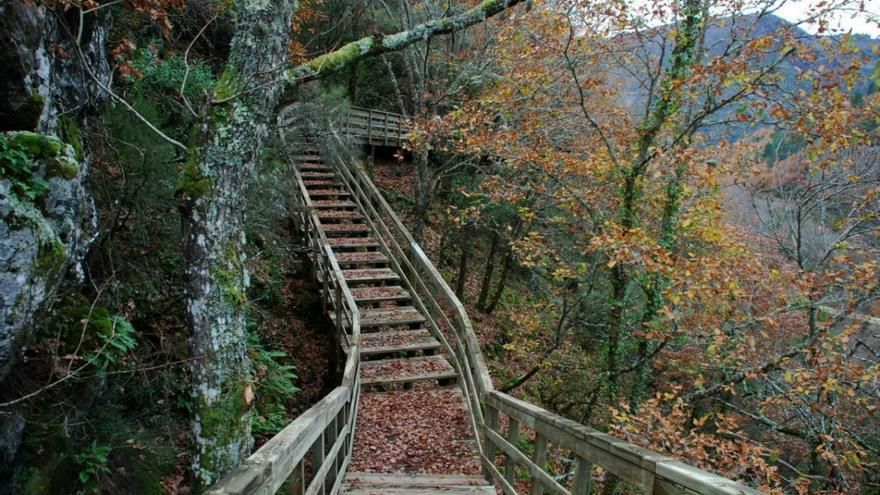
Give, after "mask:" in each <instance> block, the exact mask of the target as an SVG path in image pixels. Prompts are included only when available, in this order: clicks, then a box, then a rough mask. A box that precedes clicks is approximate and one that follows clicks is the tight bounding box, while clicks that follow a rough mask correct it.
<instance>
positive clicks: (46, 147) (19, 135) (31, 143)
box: [7, 131, 64, 158]
mask: <svg viewBox="0 0 880 495" xmlns="http://www.w3.org/2000/svg"><path fill="white" fill-rule="evenodd" d="M7 137H8V139H9V142H10V143H11V144H12V145H13V146H15V147H16V148H18V149H20V150H22V151H23V152H25V153H27V154H28V155H29V156H31V157H34V158H52V157H56V156H58V155H59V154H60V153H61V151H62V150H63V149H64V142H63V141H61V139H59V138H57V137H55V136H48V135H46V134H38V133H36V132H30V131H19V132H10V133H8V134H7Z"/></svg>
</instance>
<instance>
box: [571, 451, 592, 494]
mask: <svg viewBox="0 0 880 495" xmlns="http://www.w3.org/2000/svg"><path fill="white" fill-rule="evenodd" d="M574 462H575V465H574V482H573V483H572V485H571V495H589V493H590V485H591V484H592V482H593V478H592V476H593V465H592V464H590V462H589V461H587V460H586V459H584V458H583V457H581V456H577V457H575V460H574Z"/></svg>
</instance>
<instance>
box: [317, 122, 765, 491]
mask: <svg viewBox="0 0 880 495" xmlns="http://www.w3.org/2000/svg"><path fill="white" fill-rule="evenodd" d="M333 136H334V138H335V141H336V145H337V146H332V145H331V146H330V149H332V150H334V152H332V153H331V154H330V156H329V157H328V163H330V164H331V165H333V166H335V168H336V172H337V173H338V174H339V175H340V177H341V178H342V180H343V182H345V184H346V186H347V188H348V189H349V190H350V191H351V192H352V194H353V197H354V200H355V202H356V203H357V204H358V206H359V207H360V209H361V211H362V213H364V214H365V216H366V219H367V222H368V223H369V224H370V226H371V228H372V229H373V231H374V232H375V233H376V234H377V236H378V237H379V238H380V242H381V243H382V244H383V249H384V250H385V251H386V253H388V254H389V255H390V256H389V258H390V259H391V261H392V263H393V264H394V265H395V268H396V269H398V271H399V273H401V274H402V276H403V283H404V284H405V286H406V288H407V289H408V290H409V291H410V292H411V293H412V294H413V295H414V296H415V297H414V304H416V305H417V306H418V309H419V310H420V311H422V313H423V314H425V315H426V317H427V319H428V323H429V324H430V327H431V330H432V332H434V333H435V334H436V336H437V337H438V339H439V340H440V341H441V343H442V344H443V346H444V348H445V349H446V351H447V353H448V354H450V355H451V356H452V357H453V365H454V366H455V368H456V371H457V372H458V373H459V376H460V377H461V384H462V389H463V392H464V394H465V398H466V400H467V402H468V405H469V407H470V410H471V418H472V424H473V427H474V429H475V431H476V433H477V438H478V441H477V446H478V450H479V453H480V456H481V457H482V461H483V468H484V471H485V473H486V475H487V476H489V477H491V478H492V479H493V480H494V481H495V483H496V485H497V486H500V487H501V488H502V489H503V491H504V493H506V494H509V495H517V494H518V493H520V492H519V491H517V488H516V487H517V486H521V485H522V484H523V482H522V481H521V483H520V484H519V485H518V484H517V483H516V482H515V479H516V477H515V475H516V473H517V470H519V474H520V477H522V476H525V477H526V478H527V480H525V483H524V484H525V485H527V486H528V491H529V493H530V494H532V495H536V494H542V493H545V492H546V493H556V494H565V495H568V494H587V493H590V482H591V478H592V473H593V466H598V467H601V468H602V469H604V470H605V471H606V472H608V473H611V474H613V475H615V476H617V477H618V478H619V479H620V480H622V481H623V482H624V483H628V484H630V485H632V487H633V488H635V489H636V490H638V491H641V492H644V493H649V494H664V495H667V494H682V495H684V494H691V495H692V494H694V493H699V494H719V495H720V494H725V495H731V494H744V495H746V494H747V495H757V494H760V492H758V491H756V490H753V489H751V488H749V487H747V486H744V485H742V484H739V483H736V482H734V481H731V480H729V479H726V478H723V477H721V476H718V475H715V474H712V473H709V472H707V471H703V470H700V469H697V468H694V467H692V466H688V465H687V464H684V463H682V462H680V461H677V460H675V459H673V458H670V457H667V456H663V455H660V454H657V453H655V452H652V451H650V450H647V449H644V448H641V447H638V446H636V445H633V444H630V443H627V442H623V441H621V440H619V439H617V438H614V437H612V436H610V435H608V434H605V433H602V432H600V431H598V430H595V429H592V428H589V427H587V426H584V425H581V424H579V423H577V422H574V421H571V420H569V419H566V418H564V417H562V416H559V415H557V414H554V413H551V412H549V411H547V410H545V409H543V408H541V407H538V406H535V405H533V404H529V403H528V402H524V401H522V400H519V399H517V398H515V397H512V396H510V395H508V394H505V393H502V392H500V391H497V390H495V388H494V386H493V384H492V379H491V376H490V375H489V372H488V368H487V367H486V363H485V360H484V358H483V354H482V351H481V350H480V346H479V342H478V341H477V338H476V334H475V332H474V330H473V327H472V325H471V322H470V319H469V318H468V315H467V312H466V311H465V308H464V306H463V305H462V303H461V301H459V299H458V297H457V296H456V295H455V293H454V292H453V291H452V289H451V288H450V287H449V285H448V284H447V283H446V281H445V279H444V278H443V276H442V275H441V274H440V273H439V272H438V271H437V269H436V268H435V267H434V265H433V263H431V261H430V260H429V259H428V257H427V256H426V255H425V253H424V252H423V251H422V249H421V247H420V246H419V244H418V243H416V242H415V241H414V240H413V238H412V236H411V235H410V233H409V231H408V230H407V229H406V227H405V226H404V225H403V222H402V221H401V220H400V218H399V217H398V216H397V214H396V213H395V212H394V210H393V209H392V208H391V206H390V205H389V204H388V203H387V201H386V200H385V198H384V197H383V196H382V194H381V192H380V191H379V190H378V188H377V187H376V186H375V184H374V183H373V182H372V180H371V179H370V178H369V175H368V174H367V173H366V171H365V170H364V169H363V167H362V166H361V165H360V164H359V163H358V162H356V161H355V160H353V159H352V158H351V157H343V156H342V155H341V153H340V152H339V151H338V150H339V149H342V145H343V141H344V140H343V139H341V136H339V135H338V134H335V133H334V134H333ZM504 424H506V425H507V427H506V432H502V431H501V429H500V426H501V425H504ZM521 430H524V431H521ZM521 439H522V440H527V442H526V444H525V445H528V447H527V448H528V450H530V452H526V451H524V450H523V447H524V446H523V444H522V442H521ZM550 452H553V453H554V454H557V455H555V457H557V458H558V457H562V458H564V460H566V461H567V466H566V467H568V469H564V470H561V471H560V470H553V469H551V468H549V467H548V464H549V463H548V453H550ZM565 464H566V463H563V465H565ZM556 471H560V472H556ZM562 471H564V472H562Z"/></svg>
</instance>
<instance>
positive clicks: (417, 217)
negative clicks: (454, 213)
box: [412, 151, 432, 242]
mask: <svg viewBox="0 0 880 495" xmlns="http://www.w3.org/2000/svg"><path fill="white" fill-rule="evenodd" d="M413 163H414V165H415V167H416V181H415V188H416V190H415V196H416V197H415V208H413V217H414V218H413V232H412V234H413V239H415V241H416V242H422V236H423V235H424V231H425V222H426V221H427V217H428V208H429V207H430V205H431V189H432V187H431V178H430V172H429V170H428V153H427V152H423V151H415V152H413Z"/></svg>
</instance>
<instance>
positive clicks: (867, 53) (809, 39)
mask: <svg viewBox="0 0 880 495" xmlns="http://www.w3.org/2000/svg"><path fill="white" fill-rule="evenodd" d="M671 28H672V26H662V27H659V28H656V29H655V30H654V33H655V34H654V35H653V36H651V37H649V38H642V39H641V40H639V39H636V37H635V36H634V35H626V38H625V39H624V40H622V41H624V43H627V44H629V45H630V46H629V47H628V48H629V49H631V50H632V51H633V52H634V53H637V54H638V55H640V56H642V57H650V58H651V59H654V60H656V58H657V57H659V56H660V53H661V44H662V43H663V42H664V41H663V39H664V37H665V35H666V34H668V33H669V32H670V31H671ZM776 33H779V38H780V40H781V38H782V36H783V33H784V34H785V36H786V37H788V38H789V39H796V40H797V41H798V42H799V43H801V44H802V45H803V46H805V47H807V48H808V49H810V50H811V51H812V52H814V55H815V59H812V60H809V57H805V56H803V55H804V54H803V53H800V54H795V55H793V56H790V57H788V58H787V59H786V60H785V61H783V62H782V63H781V64H780V65H779V66H778V68H777V69H776V71H777V72H778V73H779V74H781V75H782V78H781V80H780V81H779V82H778V86H779V90H781V91H786V92H793V91H795V90H796V89H797V87H798V85H799V84H800V86H801V89H804V90H807V91H811V90H812V89H811V88H809V87H807V86H805V85H803V84H801V83H799V82H798V79H797V76H798V75H799V74H800V73H802V72H804V71H807V70H811V69H819V68H825V69H826V70H827V69H833V68H836V67H840V66H841V65H842V64H848V63H849V60H848V59H847V58H846V57H843V56H841V55H840V54H839V53H832V52H830V51H829V49H830V48H832V47H834V45H839V44H840V43H843V42H844V40H846V42H847V43H850V44H851V45H853V47H854V48H855V50H854V51H855V54H854V55H853V56H858V57H862V58H864V59H865V63H864V64H863V66H862V67H861V70H860V74H861V80H860V81H859V82H858V83H857V84H856V85H855V87H854V89H853V93H858V94H860V95H864V94H866V93H869V92H873V91H876V85H875V84H874V83H872V80H871V75H872V74H874V72H875V71H876V70H877V63H878V61H880V55H878V53H880V38H872V37H870V36H868V35H863V34H855V35H847V34H834V35H814V34H810V33H808V32H807V31H805V30H804V29H802V28H801V27H799V26H797V25H795V24H793V23H791V22H789V21H786V20H785V19H783V18H781V17H778V16H776V15H772V14H767V15H763V16H760V17H759V16H758V15H756V14H750V15H743V16H737V17H723V18H714V19H713V21H712V24H711V26H710V27H709V28H708V29H707V31H706V34H705V46H706V50H707V52H708V54H709V56H721V55H722V54H723V53H724V50H725V49H726V48H727V47H729V46H730V45H731V43H732V42H734V43H738V42H739V41H737V40H750V39H755V38H758V37H764V36H773V35H774V34H776ZM627 38H628V39H627ZM666 38H668V37H666ZM645 39H648V40H649V41H650V42H647V43H646V42H644V41H645ZM665 43H666V49H665V59H666V61H664V63H666V62H667V61H668V59H669V54H670V53H671V52H672V49H671V43H672V41H671V40H669V39H666V40H665ZM779 48H780V50H781V48H782V46H781V43H780V46H779ZM801 52H803V49H801ZM776 56H778V52H776V53H771V54H769V55H768V59H767V62H768V63H769V62H770V60H772V58H773V57H776ZM629 69H630V70H624V69H621V70H620V71H618V72H616V76H617V77H619V79H620V80H621V82H622V91H621V94H620V98H621V100H622V102H623V103H624V105H626V106H627V107H629V108H630V109H631V110H632V111H633V112H634V113H637V114H641V113H642V112H643V111H644V103H645V100H646V97H647V91H646V90H645V88H643V87H641V85H640V83H639V81H638V80H637V79H636V78H635V77H634V76H633V74H632V72H634V71H633V69H638V67H636V66H635V64H634V65H633V66H632V67H630V68H629ZM641 70H644V68H643V66H642V67H641ZM636 73H638V72H636ZM733 112H735V109H728V110H726V111H724V112H721V113H720V114H719V116H718V119H719V120H724V119H727V118H729V117H730V116H731V115H732V113H733ZM749 127H754V126H751V125H743V124H735V125H731V126H728V127H727V129H726V130H727V131H728V132H727V134H726V137H727V138H729V139H734V140H735V139H738V138H740V137H742V135H743V134H744V133H746V132H748V128H749ZM719 132H720V130H713V131H712V132H711V134H712V137H713V139H712V140H716V139H717V138H719V137H720V135H719Z"/></svg>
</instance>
